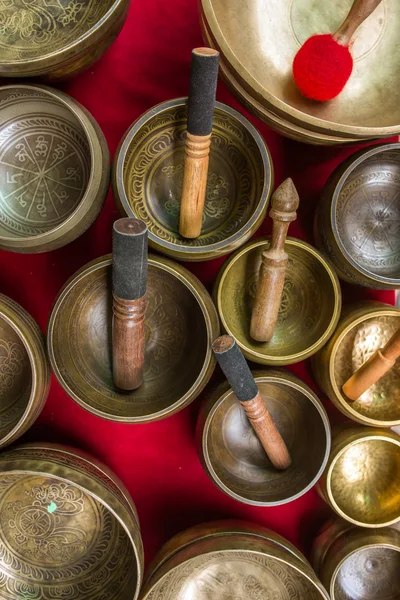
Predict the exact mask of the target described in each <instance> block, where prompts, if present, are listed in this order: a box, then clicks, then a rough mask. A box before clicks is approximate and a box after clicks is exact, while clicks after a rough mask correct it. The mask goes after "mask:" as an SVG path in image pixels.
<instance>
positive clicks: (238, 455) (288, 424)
mask: <svg viewBox="0 0 400 600" xmlns="http://www.w3.org/2000/svg"><path fill="white" fill-rule="evenodd" d="M257 385H258V388H259V390H260V392H261V395H262V397H263V400H264V402H265V403H266V405H267V407H268V410H269V411H270V413H271V414H272V417H273V419H274V421H275V423H276V424H277V427H278V429H279V431H280V433H281V434H282V436H283V438H284V440H285V442H286V444H287V447H288V449H289V452H290V454H291V457H292V464H291V466H290V467H289V468H288V469H286V470H285V471H277V470H276V469H274V468H273V467H272V465H271V463H270V461H269V459H268V457H267V455H266V454H265V451H264V450H263V448H262V446H261V444H260V442H259V441H258V438H257V437H256V435H255V433H254V431H253V428H252V427H251V425H250V424H249V421H248V419H247V417H246V415H245V413H244V411H243V409H242V407H241V406H240V404H239V403H238V401H237V399H236V396H235V395H234V394H233V392H232V391H230V392H228V394H227V395H225V396H224V399H223V400H222V401H221V402H220V403H218V406H217V409H216V410H215V412H213V413H212V419H211V421H210V426H209V430H208V432H207V440H206V443H207V454H208V458H209V461H210V463H211V466H212V469H213V471H214V472H215V474H216V476H217V478H218V479H219V480H220V482H221V483H222V484H223V486H224V487H226V488H227V489H228V491H230V492H233V493H234V494H235V495H236V496H237V497H240V498H241V499H244V500H245V501H250V502H254V503H266V504H267V503H277V502H281V501H283V500H289V499H293V497H295V496H297V495H299V494H301V493H302V492H304V491H305V489H306V488H307V487H309V486H310V485H311V484H312V482H313V481H314V480H315V479H316V478H317V476H318V474H319V473H320V470H321V468H322V465H323V464H324V462H325V461H326V459H327V452H328V442H327V432H326V428H325V426H324V422H323V420H322V417H321V413H320V412H319V410H318V409H317V407H316V406H315V405H314V404H313V402H312V401H311V400H310V398H309V397H307V396H306V395H305V394H304V393H303V392H302V391H300V390H298V389H295V388H293V387H291V386H290V385H288V384H286V383H281V382H277V381H274V382H268V381H262V380H260V379H257Z"/></svg>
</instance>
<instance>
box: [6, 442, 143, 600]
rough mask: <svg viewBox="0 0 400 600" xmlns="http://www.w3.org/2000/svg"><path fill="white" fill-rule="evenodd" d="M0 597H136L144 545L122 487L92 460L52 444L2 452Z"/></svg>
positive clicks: (106, 599) (111, 599)
mask: <svg viewBox="0 0 400 600" xmlns="http://www.w3.org/2000/svg"><path fill="white" fill-rule="evenodd" d="M0 507H1V510H0V522H1V527H0V569H1V578H0V596H1V598H4V600H6V599H7V600H14V599H15V600H16V599H17V598H18V600H19V599H21V600H22V599H25V598H26V599H28V598H29V599H32V600H33V599H35V600H36V599H37V600H45V599H46V600H47V599H49V600H50V598H60V599H61V598H63V599H64V598H65V599H68V600H136V599H137V598H138V594H139V588H140V585H141V581H142V577H143V546H142V540H141V536H140V527H139V522H138V518H137V513H136V509H135V506H134V504H133V502H132V499H131V498H130V496H129V494H128V492H127V490H126V489H125V488H124V486H123V484H122V483H121V482H120V481H119V480H118V479H117V478H116V477H115V475H114V474H113V473H112V472H111V471H110V470H109V469H108V468H107V467H105V466H104V465H102V464H101V463H100V462H98V461H97V460H95V459H93V458H92V457H91V456H89V455H87V454H85V453H82V452H81V451H77V450H74V449H72V448H68V447H62V446H57V445H53V444H28V445H23V446H17V447H15V448H13V449H12V450H8V451H6V452H3V453H2V454H1V455H0Z"/></svg>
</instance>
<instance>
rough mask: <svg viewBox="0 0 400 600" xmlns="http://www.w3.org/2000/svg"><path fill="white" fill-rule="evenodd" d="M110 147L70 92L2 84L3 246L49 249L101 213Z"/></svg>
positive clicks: (0, 210) (23, 249) (76, 234)
mask: <svg viewBox="0 0 400 600" xmlns="http://www.w3.org/2000/svg"><path fill="white" fill-rule="evenodd" d="M109 162H110V161H109V152H108V148H107V143H106V141H105V138H104V135H103V133H102V132H101V130H100V127H99V126H98V124H97V123H96V121H95V120H94V119H93V117H92V116H91V115H90V114H89V113H88V112H87V111H86V110H85V109H84V108H83V107H82V106H80V104H78V103H77V102H76V101H75V100H73V99H72V98H71V97H70V96H67V95H66V94H64V93H62V92H59V91H58V90H55V89H51V88H47V87H42V86H31V85H17V86H4V87H1V88H0V177H1V183H0V248H2V249H4V250H11V251H13V252H26V253H35V252H47V251H49V250H54V249H56V248H60V247H61V246H65V245H66V244H68V243H69V242H71V241H72V240H74V239H76V238H77V237H79V236H80V235H81V234H82V233H84V232H85V231H86V229H88V227H89V226H90V225H91V224H92V223H93V221H94V220H95V219H96V217H97V216H98V214H99V213H100V210H101V208H102V206H103V203H104V201H105V198H106V195H107V191H108V186H109V173H110V164H109Z"/></svg>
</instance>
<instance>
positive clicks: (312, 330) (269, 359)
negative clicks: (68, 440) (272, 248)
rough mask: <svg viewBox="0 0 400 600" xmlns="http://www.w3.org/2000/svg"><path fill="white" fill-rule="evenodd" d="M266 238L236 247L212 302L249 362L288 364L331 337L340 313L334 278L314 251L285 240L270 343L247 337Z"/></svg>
mask: <svg viewBox="0 0 400 600" xmlns="http://www.w3.org/2000/svg"><path fill="white" fill-rule="evenodd" d="M269 243H270V242H269V239H257V240H256V241H254V242H250V243H249V244H247V245H246V246H244V247H243V248H240V249H239V250H238V251H237V252H235V254H234V255H232V256H231V257H229V258H228V259H227V260H226V261H225V262H224V263H223V265H222V266H221V269H220V271H219V274H218V279H217V282H216V284H215V287H214V299H215V303H216V305H217V309H218V313H219V316H220V319H221V322H222V326H223V328H224V329H225V331H226V332H227V333H228V334H229V335H232V336H233V337H234V338H235V339H236V340H237V343H238V345H239V346H240V348H241V349H242V351H243V353H244V355H245V356H246V358H248V359H249V360H252V361H254V362H256V363H261V364H265V365H274V366H276V365H288V364H293V363H296V362H299V361H301V360H305V359H306V358H308V357H309V356H311V355H312V354H315V352H317V351H318V350H319V349H320V348H321V347H322V346H323V345H324V344H325V343H326V342H327V340H328V339H329V338H330V336H331V335H332V333H333V332H334V330H335V327H336V325H337V322H338V319H339V314H340V309H341V303H342V299H341V291H340V285H339V281H338V278H337V276H336V274H335V271H334V269H333V267H332V266H331V264H330V262H329V261H328V260H327V259H326V258H325V257H324V256H323V255H322V254H321V253H320V252H318V250H316V249H315V248H313V247H312V246H310V245H309V244H307V243H306V242H303V241H301V240H297V239H294V238H290V237H288V238H287V241H286V244H285V251H286V252H287V254H288V255H289V264H288V267H287V271H286V278H285V285H284V288H283V295H282V301H281V306H280V311H279V316H278V322H277V325H276V328H275V333H274V336H273V338H272V340H271V341H270V342H268V343H260V342H256V341H254V340H253V339H252V338H251V337H250V319H251V310H252V305H253V302H254V298H255V293H256V289H257V282H258V273H259V270H260V265H261V255H262V252H263V251H264V250H267V249H268V247H269Z"/></svg>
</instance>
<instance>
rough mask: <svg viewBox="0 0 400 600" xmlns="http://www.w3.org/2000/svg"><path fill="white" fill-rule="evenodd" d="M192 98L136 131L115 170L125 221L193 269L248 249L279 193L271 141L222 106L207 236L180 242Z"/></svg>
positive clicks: (161, 110) (159, 110)
mask: <svg viewBox="0 0 400 600" xmlns="http://www.w3.org/2000/svg"><path fill="white" fill-rule="evenodd" d="M186 114H187V110H186V98H179V99H176V100H170V101H168V102H164V103H163V104H160V105H158V106H156V107H154V108H152V109H151V110H149V111H148V112H147V113H145V114H144V115H143V116H142V117H140V118H139V119H138V120H137V121H136V123H134V124H133V126H132V127H131V128H130V129H129V130H128V132H127V133H126V135H125V138H124V139H123V141H122V142H121V145H120V147H119V150H118V151H117V154H116V157H115V160H114V168H113V189H114V197H115V200H116V202H117V205H118V207H119V210H120V212H121V214H122V215H124V216H128V217H137V218H140V219H142V220H143V221H145V223H146V224H147V226H148V228H149V244H150V246H152V247H153V248H155V249H156V250H158V251H160V252H162V253H163V254H167V255H169V256H172V257H173V258H177V259H182V260H186V261H199V260H208V259H212V258H216V257H217V256H221V255H223V254H227V253H228V252H231V251H232V250H234V249H236V248H238V247H239V246H241V245H242V244H243V243H244V242H245V241H247V240H248V239H249V238H250V237H251V235H252V234H253V233H254V232H255V231H256V230H257V229H258V228H259V226H260V225H261V223H262V221H263V219H264V217H265V214H266V211H267V207H268V202H269V197H270V194H271V191H272V187H273V166H272V160H271V157H270V154H269V151H268V148H267V146H266V145H265V142H264V140H263V139H262V137H261V136H260V134H259V133H258V132H257V130H256V129H255V128H254V127H253V125H252V124H251V123H250V122H249V121H248V120H247V119H245V117H243V116H242V115H241V114H240V113H238V112H237V111H236V110H234V109H233V108H230V107H229V106H226V105H225V104H221V103H220V102H217V103H216V107H215V112H214V124H213V131H212V137H211V151H210V167H209V172H208V182H207V192H206V201H205V208H204V213H203V226H202V233H201V235H200V236H199V237H198V238H196V239H192V240H189V239H185V238H182V237H181V236H180V235H179V211H180V199H181V193H182V182H183V166H184V158H185V139H186V121H187V118H186Z"/></svg>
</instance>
